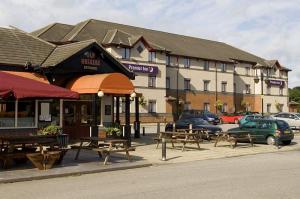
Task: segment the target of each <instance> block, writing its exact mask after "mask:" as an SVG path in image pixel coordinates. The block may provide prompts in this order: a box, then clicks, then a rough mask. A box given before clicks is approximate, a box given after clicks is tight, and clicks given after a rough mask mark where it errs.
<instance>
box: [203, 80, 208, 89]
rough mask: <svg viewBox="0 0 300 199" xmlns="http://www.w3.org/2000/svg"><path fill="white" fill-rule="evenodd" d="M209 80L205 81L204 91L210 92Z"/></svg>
mask: <svg viewBox="0 0 300 199" xmlns="http://www.w3.org/2000/svg"><path fill="white" fill-rule="evenodd" d="M209 82H210V81H209V80H204V81H203V83H204V91H208V90H209Z"/></svg>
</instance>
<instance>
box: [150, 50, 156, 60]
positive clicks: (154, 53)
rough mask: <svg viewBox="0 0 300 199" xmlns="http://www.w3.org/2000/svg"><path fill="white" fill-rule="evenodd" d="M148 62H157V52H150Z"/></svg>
mask: <svg viewBox="0 0 300 199" xmlns="http://www.w3.org/2000/svg"><path fill="white" fill-rule="evenodd" d="M148 61H149V62H156V52H155V51H149V54H148Z"/></svg>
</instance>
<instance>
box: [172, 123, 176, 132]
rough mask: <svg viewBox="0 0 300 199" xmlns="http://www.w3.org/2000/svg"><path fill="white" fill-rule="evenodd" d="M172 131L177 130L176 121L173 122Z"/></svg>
mask: <svg viewBox="0 0 300 199" xmlns="http://www.w3.org/2000/svg"><path fill="white" fill-rule="evenodd" d="M172 131H173V132H175V131H176V124H175V122H174V123H173V128H172Z"/></svg>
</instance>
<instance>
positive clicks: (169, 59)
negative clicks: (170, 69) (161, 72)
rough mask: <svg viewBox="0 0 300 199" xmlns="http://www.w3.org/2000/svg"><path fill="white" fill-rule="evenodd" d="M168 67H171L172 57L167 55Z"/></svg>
mask: <svg viewBox="0 0 300 199" xmlns="http://www.w3.org/2000/svg"><path fill="white" fill-rule="evenodd" d="M166 65H167V66H170V65H171V57H170V55H167V56H166Z"/></svg>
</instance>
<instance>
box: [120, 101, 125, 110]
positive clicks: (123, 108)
mask: <svg viewBox="0 0 300 199" xmlns="http://www.w3.org/2000/svg"><path fill="white" fill-rule="evenodd" d="M120 105H121V113H125V109H126V103H125V98H123V99H122V101H121V103H120Z"/></svg>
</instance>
